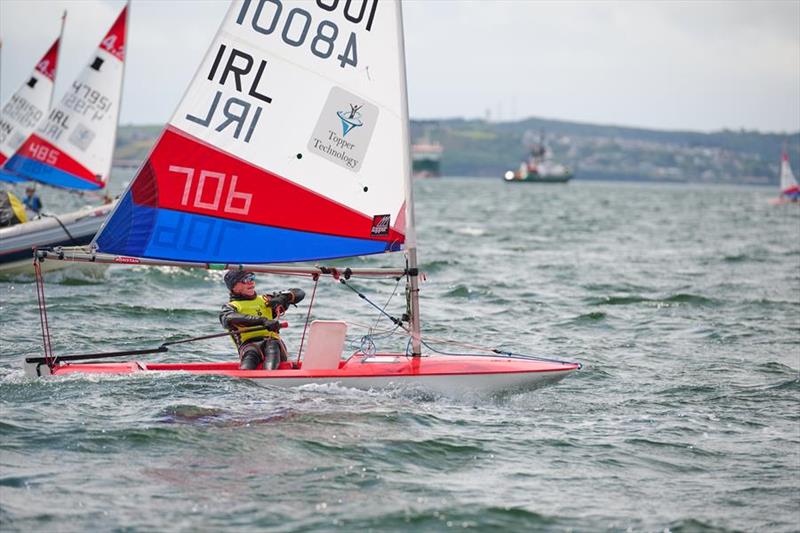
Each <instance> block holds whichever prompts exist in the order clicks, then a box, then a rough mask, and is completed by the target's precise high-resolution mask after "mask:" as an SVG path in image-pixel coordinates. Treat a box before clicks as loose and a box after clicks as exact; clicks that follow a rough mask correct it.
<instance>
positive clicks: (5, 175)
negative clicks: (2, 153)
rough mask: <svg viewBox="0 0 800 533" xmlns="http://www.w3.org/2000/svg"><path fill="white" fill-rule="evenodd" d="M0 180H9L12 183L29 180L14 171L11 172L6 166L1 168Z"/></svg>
mask: <svg viewBox="0 0 800 533" xmlns="http://www.w3.org/2000/svg"><path fill="white" fill-rule="evenodd" d="M0 181H7V182H10V183H20V182H23V181H29V180H28V179H27V178H23V177H20V176H17V175H16V174H14V173H13V172H9V171H7V170H6V169H5V167H3V168H0Z"/></svg>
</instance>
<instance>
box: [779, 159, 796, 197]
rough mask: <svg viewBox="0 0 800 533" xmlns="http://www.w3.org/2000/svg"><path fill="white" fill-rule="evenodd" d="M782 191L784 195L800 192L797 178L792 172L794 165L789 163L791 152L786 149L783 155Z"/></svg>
mask: <svg viewBox="0 0 800 533" xmlns="http://www.w3.org/2000/svg"><path fill="white" fill-rule="evenodd" d="M781 193H782V194H784V195H795V196H797V195H798V193H800V188H798V185H797V180H796V179H795V177H794V174H793V173H792V167H791V165H789V154H788V153H786V152H785V151H784V152H783V156H782V157H781Z"/></svg>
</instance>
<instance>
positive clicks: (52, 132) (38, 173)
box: [5, 5, 128, 190]
mask: <svg viewBox="0 0 800 533" xmlns="http://www.w3.org/2000/svg"><path fill="white" fill-rule="evenodd" d="M127 13H128V6H127V5H126V6H125V7H124V8H123V9H122V12H121V13H120V14H119V16H118V17H117V19H116V21H115V22H114V24H113V25H112V26H111V29H110V30H109V31H108V33H106V36H105V37H104V38H103V40H102V41H101V42H100V45H99V46H98V48H97V50H95V52H94V53H93V54H92V55H91V56H90V59H89V63H88V65H87V66H86V67H85V68H84V69H83V71H81V74H80V75H79V76H78V78H77V79H76V80H75V81H74V82H73V83H72V84H71V85H70V88H69V89H68V90H67V92H66V93H65V94H64V96H63V97H62V98H61V101H60V102H59V103H58V104H56V105H55V106H54V107H53V108H52V109H51V110H50V113H49V114H48V116H47V118H46V119H45V120H44V121H43V122H42V123H40V124H39V125H38V127H37V129H36V131H35V132H33V133H31V134H30V135H29V136H28V137H27V139H26V140H25V141H24V142H23V143H22V145H21V146H20V147H19V148H18V149H17V150H16V152H15V153H14V155H13V156H12V157H11V158H10V159H9V161H8V162H7V163H6V165H5V168H6V169H7V170H9V171H11V172H14V173H16V174H18V175H19V176H20V177H23V178H28V179H32V180H35V181H39V182H41V183H46V184H48V185H54V186H58V187H65V188H73V189H85V190H92V189H101V188H103V187H105V185H106V183H107V182H108V177H109V175H110V173H111V160H112V155H113V149H114V140H115V138H116V131H117V121H118V118H119V108H120V102H121V99H122V98H121V97H122V82H123V75H124V71H125V66H124V65H125V64H124V59H125V34H126V31H125V28H126V25H127Z"/></svg>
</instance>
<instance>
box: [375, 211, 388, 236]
mask: <svg viewBox="0 0 800 533" xmlns="http://www.w3.org/2000/svg"><path fill="white" fill-rule="evenodd" d="M391 221H392V216H391V215H375V216H374V217H372V231H371V232H370V233H371V234H372V236H373V237H379V236H381V235H389V225H390V223H391Z"/></svg>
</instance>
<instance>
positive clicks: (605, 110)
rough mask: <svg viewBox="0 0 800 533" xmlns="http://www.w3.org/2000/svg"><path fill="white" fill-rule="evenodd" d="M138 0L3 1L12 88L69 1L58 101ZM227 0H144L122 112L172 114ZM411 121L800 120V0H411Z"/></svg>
mask: <svg viewBox="0 0 800 533" xmlns="http://www.w3.org/2000/svg"><path fill="white" fill-rule="evenodd" d="M123 4H124V2H122V1H121V0H0V37H1V38H2V41H3V48H2V62H1V63H0V97H2V100H3V102H4V101H5V100H6V99H7V98H9V97H10V96H11V94H12V92H13V91H15V90H16V89H17V87H18V86H19V85H20V84H21V83H22V82H23V81H24V80H25V79H26V78H27V76H28V75H29V73H30V71H31V69H32V67H33V65H34V63H35V62H36V61H38V59H39V58H40V57H41V55H42V54H43V53H44V51H45V49H46V48H47V47H48V46H49V45H50V43H51V42H52V40H53V39H54V38H55V36H56V35H57V34H58V28H59V24H60V13H61V11H62V10H63V9H67V10H68V12H69V14H68V19H67V26H66V31H65V35H64V47H63V49H62V57H61V65H60V68H59V76H58V80H57V84H56V97H57V98H58V97H60V95H61V94H62V93H63V91H64V90H65V89H66V87H67V86H68V85H69V84H70V83H71V82H72V80H73V79H74V77H75V76H76V75H77V73H78V72H79V71H80V69H81V68H83V66H84V65H85V63H86V62H87V60H88V57H89V55H90V54H91V53H92V50H93V49H94V47H95V46H97V44H98V42H99V40H100V39H101V38H102V37H103V35H104V34H105V32H106V30H107V29H108V27H109V26H110V24H111V23H112V22H113V20H114V17H115V16H116V14H117V13H118V12H119V10H120V9H121V7H122V5H123ZM227 6H228V1H227V0H178V1H170V0H133V4H132V11H131V18H130V29H129V34H128V38H129V41H130V44H129V46H128V65H127V68H126V74H125V88H124V94H123V103H122V115H121V121H122V122H123V123H125V124H129V123H133V124H157V123H159V124H160V123H164V122H166V121H167V120H168V119H169V117H170V116H171V115H172V112H173V111H174V109H175V107H176V106H177V104H178V101H179V100H180V98H181V96H182V95H183V91H184V90H185V88H186V86H187V84H188V82H189V81H190V79H191V77H192V75H193V74H194V71H195V69H196V68H197V66H198V64H199V62H200V60H201V58H202V56H203V54H204V53H205V50H206V48H207V46H208V45H209V43H210V40H211V38H212V37H213V35H214V33H215V32H216V30H217V27H218V26H219V23H220V21H221V19H222V17H223V15H224V13H225V12H226V9H227ZM404 15H405V31H406V46H407V52H406V54H407V61H408V78H409V80H408V82H409V106H410V110H411V117H412V118H416V119H422V118H450V117H466V118H475V117H481V118H487V117H489V118H491V119H492V120H517V119H522V118H526V117H530V116H535V117H542V118H552V119H561V120H569V121H580V122H588V123H596V124H617V125H623V126H641V127H647V128H655V129H688V130H700V131H715V130H719V129H722V128H731V129H739V128H746V129H759V130H762V131H774V132H784V131H789V132H796V131H798V130H800V1H798V0H787V1H753V2H744V1H739V2H728V1H712V2H701V1H683V2H677V1H672V2H670V1H656V2H645V1H640V2H633V1H623V2H604V1H586V2H563V1H559V2H543V1H542V2H540V1H533V0H473V1H471V0H407V1H405V2H404Z"/></svg>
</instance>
